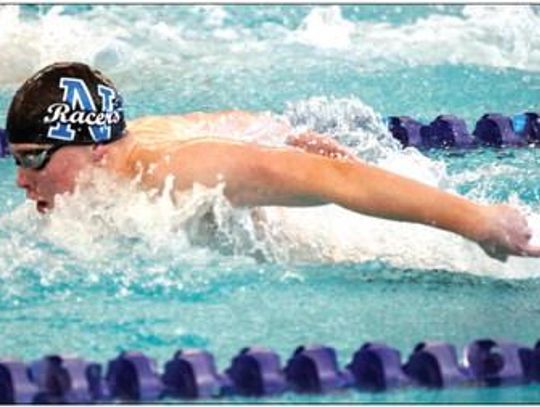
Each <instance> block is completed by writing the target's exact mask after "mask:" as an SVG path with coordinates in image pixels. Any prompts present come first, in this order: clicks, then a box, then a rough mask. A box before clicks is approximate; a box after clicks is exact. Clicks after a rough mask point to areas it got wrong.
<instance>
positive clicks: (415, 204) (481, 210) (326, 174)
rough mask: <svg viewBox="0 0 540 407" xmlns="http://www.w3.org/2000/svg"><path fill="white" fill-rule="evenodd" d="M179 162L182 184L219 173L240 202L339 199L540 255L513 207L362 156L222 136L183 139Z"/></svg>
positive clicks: (493, 246) (208, 180) (358, 208)
mask: <svg viewBox="0 0 540 407" xmlns="http://www.w3.org/2000/svg"><path fill="white" fill-rule="evenodd" d="M175 160H177V163H176V171H175V170H173V171H172V172H176V173H177V174H178V179H179V181H178V182H177V187H178V188H179V189H185V188H190V187H191V185H192V184H193V182H199V183H202V184H204V185H208V186H212V185H216V184H217V183H218V182H219V180H220V178H219V177H221V179H222V180H223V181H225V185H226V186H225V194H226V196H227V197H228V198H229V199H230V200H231V202H232V203H233V204H235V205H238V206H258V205H281V206H306V205H317V204H327V203H335V204H338V205H340V206H343V207H345V208H348V209H350V210H353V211H355V212H359V213H362V214H366V215H371V216H376V217H381V218H385V219H391V220H397V221H407V222H414V223H421V224H425V225H430V226H434V227H437V228H440V229H444V230H447V231H450V232H454V233H457V234H459V235H461V236H464V237H466V238H468V239H471V240H473V241H475V242H478V243H480V244H481V246H482V248H483V249H484V250H485V251H486V252H487V253H488V254H490V255H492V256H494V257H497V258H505V256H507V255H508V254H521V255H540V248H537V247H531V246H529V244H528V241H529V238H530V231H529V230H528V228H527V225H526V222H524V219H522V217H521V216H519V215H518V214H517V213H515V212H512V211H511V210H510V209H509V208H507V207H502V206H499V207H497V206H491V205H480V204H476V203H474V202H472V201H469V200H467V199H465V198H462V197H460V196H457V195H453V194H449V193H447V192H444V191H441V190H438V189H436V188H433V187H430V186H428V185H425V184H422V183H420V182H417V181H414V180H412V179H409V178H405V177H402V176H399V175H396V174H394V173H391V172H388V171H385V170H383V169H380V168H377V167H375V166H372V165H369V164H366V163H363V162H360V161H355V162H351V161H345V160H332V159H328V158H326V157H322V156H318V155H315V154H305V153H302V152H300V151H295V150H292V149H278V148H266V147H261V146H258V145H254V144H245V143H235V142H224V141H216V140H206V141H199V142H193V143H190V144H187V145H184V147H182V151H181V152H180V151H179V154H175ZM173 167H174V163H173ZM499 218H502V219H503V220H504V222H506V223H504V222H502V221H500V220H499ZM516 225H517V226H516ZM501 247H502V248H501Z"/></svg>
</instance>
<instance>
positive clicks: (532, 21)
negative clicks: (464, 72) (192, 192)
mask: <svg viewBox="0 0 540 407" xmlns="http://www.w3.org/2000/svg"><path fill="white" fill-rule="evenodd" d="M66 10H68V7H66V6H53V7H52V8H50V9H49V10H48V11H46V12H42V13H41V14H39V15H37V16H33V17H28V16H26V15H23V13H22V12H21V6H11V5H10V6H0V26H1V27H2V30H1V31H0V48H1V49H2V53H3V58H2V60H1V61H0V84H10V85H14V84H17V83H20V82H21V81H22V80H24V79H25V78H27V77H28V76H30V75H31V74H32V73H33V72H35V71H37V70H38V69H40V68H41V67H43V66H44V65H46V64H49V63H52V62H57V61H61V60H64V61H65V60H78V61H81V62H85V63H89V64H92V65H95V66H96V67H98V68H100V69H103V70H105V71H106V72H108V73H109V75H111V76H112V77H113V78H114V79H115V80H117V81H120V82H119V84H120V85H122V86H126V84H129V83H132V82H136V83H140V81H141V75H145V72H152V75H153V76H152V78H153V79H154V80H157V79H167V80H170V78H171V77H174V72H179V71H181V72H186V71H189V70H190V69H193V66H192V64H193V63H194V61H197V60H201V59H202V60H208V59H210V60H214V59H215V60H219V61H220V65H222V66H227V64H234V63H237V61H238V58H242V57H243V56H246V58H242V64H243V66H244V67H245V68H246V69H249V68H251V69H256V68H257V67H259V66H260V65H261V64H264V63H268V62H265V61H273V63H274V64H275V63H279V54H280V53H281V52H282V51H283V52H289V54H294V55H299V56H303V55H306V54H307V55H308V56H311V57H313V58H316V57H317V52H315V51H316V50H319V49H320V50H323V51H329V52H334V53H335V55H334V56H336V57H340V58H345V59H348V60H351V61H354V63H355V64H356V65H357V66H358V68H359V69H380V70H387V69H395V68H397V67H400V66H408V67H410V66H417V65H439V64H473V65H480V66H487V67H492V68H516V69H523V70H528V71H532V72H538V71H540V16H539V15H538V13H535V11H534V9H533V8H532V7H530V6H527V5H519V6H486V5H476V6H465V7H464V8H463V10H462V13H461V15H447V14H439V13H437V12H435V11H434V12H433V13H432V14H430V15H429V16H427V17H425V18H419V19H417V20H415V21H413V22H410V23H404V24H399V25H394V24H390V23H386V22H378V21H369V20H355V21H353V20H349V19H348V18H347V17H346V16H344V14H343V12H342V9H341V8H340V7H338V6H324V7H323V6H315V7H312V8H311V9H310V11H309V13H308V14H307V15H306V16H305V17H304V18H303V20H301V21H299V22H298V23H297V24H296V25H292V28H291V27H290V25H287V24H284V23H278V22H275V21H273V22H272V23H271V24H266V25H265V26H264V29H261V28H260V26H254V27H246V26H244V25H241V24H240V23H238V22H236V21H235V20H234V19H231V18H228V17H230V11H229V10H228V9H226V8H223V7H222V6H206V7H190V8H159V7H157V8H156V7H151V6H147V7H131V8H125V7H120V6H92V7H91V8H90V9H89V10H88V11H85V12H80V13H66V12H65V11H66ZM119 14H121V15H122V18H118V15H119ZM201 15H202V19H201ZM175 16H177V18H175ZM231 21H232V22H231ZM299 46H301V48H299ZM306 46H308V47H313V50H314V51H310V50H308V49H306ZM276 49H280V50H282V51H280V52H276ZM254 52H255V53H258V54H259V57H257V58H252V57H250V56H252V54H253V53H254ZM159 75H161V77H160V76H159Z"/></svg>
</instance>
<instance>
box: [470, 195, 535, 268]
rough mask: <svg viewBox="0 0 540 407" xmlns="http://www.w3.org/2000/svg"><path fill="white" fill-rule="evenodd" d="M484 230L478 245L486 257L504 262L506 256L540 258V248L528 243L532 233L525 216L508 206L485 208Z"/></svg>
mask: <svg viewBox="0 0 540 407" xmlns="http://www.w3.org/2000/svg"><path fill="white" fill-rule="evenodd" d="M484 213H485V215H486V219H487V222H486V230H485V233H484V234H483V236H482V238H480V239H478V244H479V245H480V247H482V249H483V250H484V252H486V254H487V255H488V256H491V257H493V258H495V259H497V260H500V261H506V260H507V259H508V256H523V257H540V246H534V245H532V244H531V243H530V240H531V237H532V231H531V229H530V228H529V225H528V224H527V220H526V219H525V216H523V214H521V212H520V211H519V210H517V209H515V208H512V207H511V206H508V205H490V206H486V207H485V212H484Z"/></svg>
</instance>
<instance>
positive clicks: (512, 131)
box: [387, 112, 540, 149]
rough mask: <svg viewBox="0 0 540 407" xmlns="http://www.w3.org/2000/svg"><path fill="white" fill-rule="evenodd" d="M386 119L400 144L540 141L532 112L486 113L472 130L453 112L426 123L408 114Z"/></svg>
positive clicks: (477, 144)
mask: <svg viewBox="0 0 540 407" xmlns="http://www.w3.org/2000/svg"><path fill="white" fill-rule="evenodd" d="M387 122H388V129H389V130H390V133H392V136H393V137H394V138H395V139H397V140H399V141H400V142H401V144H402V146H403V147H416V148H419V149H434V148H461V149H467V148H475V147H499V148H501V147H524V146H538V145H540V118H539V115H538V113H534V112H525V113H520V114H516V115H514V116H512V117H509V116H504V115H502V114H500V113H486V114H484V115H483V116H482V117H481V118H480V119H479V120H478V121H477V122H476V125H475V128H474V130H473V132H472V133H470V132H469V130H468V129H467V124H466V123H465V121H464V120H463V119H460V118H459V117H456V116H454V115H439V116H437V117H436V118H435V119H434V120H433V121H432V122H431V123H430V124H427V125H426V124H423V123H421V122H419V121H417V120H415V119H413V118H411V117H409V116H391V117H388V119H387Z"/></svg>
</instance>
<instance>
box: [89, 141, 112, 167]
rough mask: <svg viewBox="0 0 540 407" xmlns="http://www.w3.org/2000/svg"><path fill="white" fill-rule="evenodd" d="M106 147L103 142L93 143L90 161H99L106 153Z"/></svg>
mask: <svg viewBox="0 0 540 407" xmlns="http://www.w3.org/2000/svg"><path fill="white" fill-rule="evenodd" d="M107 152H108V148H107V146H105V145H103V144H94V145H93V146H92V161H93V162H95V163H99V162H100V161H102V160H103V158H104V157H105V156H106V155H107Z"/></svg>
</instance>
